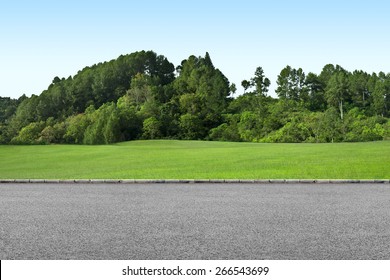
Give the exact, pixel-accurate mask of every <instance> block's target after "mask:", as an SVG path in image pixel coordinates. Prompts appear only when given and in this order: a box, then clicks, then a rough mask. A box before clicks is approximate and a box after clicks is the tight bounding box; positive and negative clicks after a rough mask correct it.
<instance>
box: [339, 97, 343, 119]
mask: <svg viewBox="0 0 390 280" xmlns="http://www.w3.org/2000/svg"><path fill="white" fill-rule="evenodd" d="M339 107H340V118H341V120H343V119H344V114H343V101H342V100H340V102H339Z"/></svg>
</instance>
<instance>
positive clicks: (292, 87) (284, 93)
mask: <svg viewBox="0 0 390 280" xmlns="http://www.w3.org/2000/svg"><path fill="white" fill-rule="evenodd" d="M276 84H277V85H278V87H277V88H276V90H275V92H276V93H277V95H278V96H279V98H280V99H285V100H292V101H295V102H305V101H306V100H307V88H306V85H305V73H304V72H303V70H302V69H301V68H299V69H294V68H291V67H290V66H288V65H287V66H286V67H285V68H284V69H282V71H281V72H280V74H279V75H278V79H277V81H276Z"/></svg>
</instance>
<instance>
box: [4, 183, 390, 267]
mask: <svg viewBox="0 0 390 280" xmlns="http://www.w3.org/2000/svg"><path fill="white" fill-rule="evenodd" d="M0 259H3V260H4V259H282V260H285V259H288V260H289V259H332V260H334V259H336V260H339V259H390V185H389V184H0Z"/></svg>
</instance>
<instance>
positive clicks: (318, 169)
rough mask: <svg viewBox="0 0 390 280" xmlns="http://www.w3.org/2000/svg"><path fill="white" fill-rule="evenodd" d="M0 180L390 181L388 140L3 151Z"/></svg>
mask: <svg viewBox="0 0 390 280" xmlns="http://www.w3.org/2000/svg"><path fill="white" fill-rule="evenodd" d="M0 157H1V160H0V179H43V178H45V179H298V178H299V179H389V178H390V141H383V142H367V143H329V144H257V143H227V142H204V141H170V140H157V141H132V142H124V143H119V144H114V145H104V146H78V145H49V146H0Z"/></svg>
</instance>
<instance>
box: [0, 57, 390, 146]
mask: <svg viewBox="0 0 390 280" xmlns="http://www.w3.org/2000/svg"><path fill="white" fill-rule="evenodd" d="M270 84H271V82H270V80H269V79H268V78H267V77H266V76H265V73H264V70H263V68H262V67H258V68H257V69H255V71H254V75H253V77H249V78H248V79H247V80H243V81H242V83H241V86H242V87H243V89H244V93H243V94H242V95H240V96H238V97H234V96H235V95H234V93H235V92H236V85H235V84H231V83H230V82H229V80H228V79H227V78H226V77H225V76H224V74H223V73H222V72H221V71H220V70H219V69H217V68H216V67H215V66H214V65H213V63H212V61H211V58H210V55H209V54H208V53H206V55H205V56H204V57H196V56H193V55H192V56H190V57H189V58H187V59H185V60H183V61H182V62H181V64H180V65H179V66H177V67H176V68H175V66H174V65H173V64H172V63H171V62H169V61H168V59H167V58H166V57H164V56H162V55H157V54H156V53H154V52H153V51H141V52H135V53H132V54H129V55H121V56H120V57H118V58H117V59H115V60H112V61H109V62H104V63H99V64H96V65H93V66H91V67H85V68H84V69H83V70H81V71H79V72H78V73H77V74H76V75H75V76H73V77H72V76H70V77H68V78H67V79H65V78H62V79H61V78H59V77H55V78H54V79H53V81H52V83H51V84H50V85H49V87H48V88H47V89H46V90H44V91H43V92H42V93H41V94H40V95H32V96H31V97H26V96H24V95H23V96H22V97H20V98H19V99H11V98H6V97H0V143H2V144H50V143H69V144H108V143H115V142H120V141H129V140H135V139H192V140H216V141H249V142H342V141H346V142H348V141H374V140H383V139H389V138H390V119H389V118H390V74H389V73H388V74H385V73H384V72H380V73H372V74H369V73H366V72H364V71H360V70H355V71H354V72H349V71H347V70H345V69H344V68H342V67H341V66H339V65H332V64H328V65H325V66H324V67H323V69H322V71H321V73H319V74H315V73H308V74H305V73H304V71H303V70H302V69H301V68H299V69H295V68H292V67H290V66H286V67H285V68H284V69H282V70H281V72H280V74H279V75H278V77H277V81H276V84H277V87H276V90H275V92H276V94H277V98H273V97H272V96H270V95H269V93H268V91H269V87H270Z"/></svg>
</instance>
